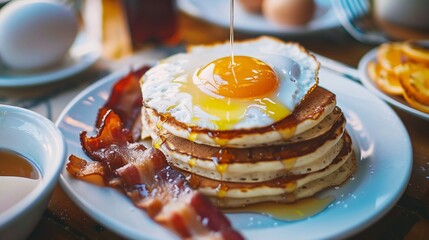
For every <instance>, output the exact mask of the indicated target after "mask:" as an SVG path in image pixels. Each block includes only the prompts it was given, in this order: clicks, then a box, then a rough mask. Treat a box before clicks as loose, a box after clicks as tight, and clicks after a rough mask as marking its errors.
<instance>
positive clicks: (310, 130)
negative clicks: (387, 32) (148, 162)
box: [141, 37, 356, 207]
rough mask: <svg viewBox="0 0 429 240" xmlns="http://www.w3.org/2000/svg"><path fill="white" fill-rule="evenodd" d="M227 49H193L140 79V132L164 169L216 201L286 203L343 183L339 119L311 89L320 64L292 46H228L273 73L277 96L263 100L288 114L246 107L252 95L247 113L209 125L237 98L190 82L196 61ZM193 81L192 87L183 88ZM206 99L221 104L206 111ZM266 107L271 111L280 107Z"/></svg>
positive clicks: (345, 150)
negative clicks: (162, 161) (164, 161)
mask: <svg viewBox="0 0 429 240" xmlns="http://www.w3.org/2000/svg"><path fill="white" fill-rule="evenodd" d="M228 46H229V45H228V44H220V45H215V46H208V47H204V46H203V47H193V48H192V49H191V52H190V53H188V54H178V55H175V56H172V57H170V58H167V59H165V60H163V61H162V62H161V63H160V64H158V65H157V66H155V67H154V68H152V69H151V70H149V71H148V72H147V73H146V74H145V75H144V76H143V78H142V81H141V89H142V94H143V107H142V125H143V128H142V129H143V130H142V131H143V132H142V133H143V134H142V136H150V137H151V138H152V141H153V145H154V147H156V148H159V149H160V150H161V151H163V152H164V154H165V155H166V156H167V159H168V161H169V163H170V165H171V166H172V167H174V168H177V169H178V170H180V171H181V172H182V173H183V174H184V175H185V176H187V177H188V180H189V183H190V184H191V186H193V187H194V188H195V189H198V190H200V191H201V192H202V193H204V194H206V195H207V196H209V197H211V198H212V199H213V200H214V203H215V204H216V205H218V206H221V207H236V206H243V205H246V204H252V203H258V202H265V201H276V202H293V201H296V200H298V199H302V198H306V197H310V196H313V195H314V194H316V193H317V192H319V191H321V190H323V189H325V188H328V187H330V186H335V185H339V184H341V183H343V182H344V181H345V180H347V179H348V178H349V177H350V175H351V174H352V173H353V172H354V170H355V168H356V161H355V157H354V154H353V150H352V142H351V139H350V136H349V135H348V133H347V131H346V130H345V125H346V120H345V118H344V115H343V113H342V112H341V109H340V108H338V107H337V106H336V97H335V95H334V94H333V93H331V92H330V91H328V90H326V89H324V88H322V87H319V86H317V84H318V70H319V66H320V65H319V63H318V62H317V60H316V59H315V58H314V56H312V55H311V54H309V53H308V52H307V51H306V50H305V49H304V48H302V47H301V46H299V45H297V44H294V43H283V42H281V41H280V40H277V39H273V38H269V37H261V38H257V39H255V40H248V41H244V42H241V43H235V44H234V46H235V53H236V54H237V55H245V56H258V57H261V59H262V58H263V59H264V61H265V60H266V61H269V62H271V63H270V64H272V66H271V67H272V68H274V69H276V74H277V77H278V79H280V80H279V84H280V85H279V87H278V88H277V89H276V90H275V91H276V92H275V93H276V94H277V95H276V96H278V99H281V100H282V101H278V99H277V98H276V97H272V98H270V99H271V100H273V101H274V103H273V104H274V105H275V104H278V105H281V104H283V106H286V107H287V109H288V110H290V111H289V112H288V113H287V114H285V115H282V117H279V118H273V117H267V116H268V111H267V110H266V109H267V108H268V107H267V106H266V105H259V107H256V108H255V107H252V104H253V105H254V103H255V101H254V102H251V103H250V105H242V106H241V105H240V108H242V109H244V110H246V113H245V114H244V117H243V118H242V119H240V121H241V122H240V121H239V122H238V123H235V125H233V126H229V127H228V128H221V127H220V125H217V124H216V123H217V122H216V121H227V120H228V119H227V117H225V115H227V114H224V113H229V112H228V111H229V108H230V106H232V105H229V100H231V101H236V102H240V103H242V102H244V101H243V99H241V98H239V99H240V100H237V99H231V98H232V97H231V98H227V97H225V96H219V92H209V93H206V92H205V91H206V90H207V89H204V88H202V89H201V88H199V87H201V86H200V85H199V86H198V88H197V87H196V83H200V81H199V80H200V79H198V77H199V75H198V73H199V71H196V70H197V69H196V67H200V66H199V65H201V64H202V65H204V64H206V63H207V62H212V61H214V60H215V59H219V58H220V57H223V56H225V54H227V53H228V50H229V47H228ZM252 54H253V55H252ZM206 66H212V65H210V64H209V65H206ZM251 68H252V66H247V69H251ZM223 70H225V69H223ZM251 70H255V69H251ZM195 77H197V79H195ZM196 80H198V81H196ZM214 81H215V80H214ZM216 81H217V80H216ZM210 86H212V85H210ZM213 86H215V85H213ZM192 87H194V88H196V90H195V91H194V90H193V91H190V90H189V89H191V88H192ZM215 89H216V87H215ZM213 93H216V94H217V95H216V97H220V100H219V99H218V100H217V101H207V99H206V98H207V97H206V95H207V94H213ZM210 96H211V95H210ZM265 96H268V95H258V96H256V97H254V98H252V100H255V99H258V98H263V97H265ZM213 98H214V97H213ZM276 101H277V102H276ZM207 103H209V104H207ZM289 103H292V105H290V104H289ZM210 104H218V105H219V106H216V107H219V108H215V109H216V111H211V108H213V106H210ZM288 104H289V105H288ZM238 105H239V104H238ZM202 106H209V107H210V109H208V108H204V107H202ZM264 107H265V108H264ZM207 109H208V110H207ZM250 110H252V112H250ZM271 110H272V113H274V116H275V115H276V113H278V112H281V111H277V109H276V108H272V109H271ZM271 110H270V111H271ZM219 111H222V112H219ZM275 111H277V112H275ZM216 114H217V115H216ZM223 123H224V122H222V124H223ZM223 126H227V125H223Z"/></svg>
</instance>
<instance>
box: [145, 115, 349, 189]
mask: <svg viewBox="0 0 429 240" xmlns="http://www.w3.org/2000/svg"><path fill="white" fill-rule="evenodd" d="M331 115H332V116H331ZM331 115H330V117H329V119H330V120H329V121H331V120H332V119H334V120H335V121H334V123H333V124H332V125H330V127H329V128H328V127H320V128H317V129H314V130H311V131H312V132H313V135H314V136H316V137H309V136H307V138H306V139H304V138H301V139H300V141H298V140H297V141H296V142H294V143H293V142H287V143H283V145H273V146H265V147H253V148H239V149H238V148H218V147H212V146H208V145H202V144H197V143H194V142H191V141H189V140H186V139H183V138H180V137H177V136H174V135H172V134H169V133H168V132H166V131H165V130H164V131H162V130H160V129H158V128H156V126H154V123H151V122H150V119H147V118H146V119H145V120H146V121H144V124H143V126H144V128H147V129H148V130H147V131H149V132H150V133H151V136H152V138H153V139H155V141H156V139H163V140H164V141H163V144H162V145H161V146H160V148H161V150H162V151H163V152H164V153H165V154H166V155H167V156H168V160H169V161H170V163H171V164H172V165H173V166H175V167H177V168H180V169H182V170H186V171H190V172H193V173H196V174H198V175H201V176H205V177H208V178H212V179H216V180H223V181H238V182H261V181H267V180H270V179H273V178H276V177H279V176H285V175H297V174H305V173H309V172H314V171H318V170H320V169H322V168H325V167H326V166H328V165H329V164H330V163H331V162H332V160H333V159H334V158H335V156H336V155H337V154H338V153H339V151H340V150H341V148H342V146H343V140H342V135H343V132H344V127H345V119H344V116H343V115H342V113H341V111H340V109H337V110H335V111H333V113H331ZM154 130H155V131H154ZM316 130H319V131H322V130H323V131H322V132H323V133H322V134H320V133H318V132H317V131H316ZM309 131H310V130H309ZM161 132H164V133H161ZM307 135H309V134H307ZM225 153H227V155H225Z"/></svg>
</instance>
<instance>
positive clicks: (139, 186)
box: [66, 92, 243, 240]
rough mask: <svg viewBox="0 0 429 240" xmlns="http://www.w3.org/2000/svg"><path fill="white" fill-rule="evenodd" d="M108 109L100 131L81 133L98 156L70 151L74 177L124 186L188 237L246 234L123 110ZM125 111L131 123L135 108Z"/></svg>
mask: <svg viewBox="0 0 429 240" xmlns="http://www.w3.org/2000/svg"><path fill="white" fill-rule="evenodd" d="M121 94H122V92H121ZM112 95H115V92H113V94H112ZM110 99H118V98H117V96H112V97H111V98H110ZM109 102H114V103H108V104H106V106H107V105H109V106H111V107H112V109H118V108H120V107H118V106H117V104H121V102H122V101H121V100H112V101H111V100H109ZM110 104H113V105H110ZM140 104H141V103H140ZM136 106H137V105H135V104H131V105H129V107H136ZM140 106H141V105H140ZM140 106H139V109H140ZM106 109H107V108H105V109H104V110H102V111H104V112H105V115H104V116H103V117H100V115H99V116H98V117H99V118H100V119H102V120H100V121H97V124H98V126H99V127H98V133H97V135H96V136H93V137H88V136H87V133H86V132H82V133H81V135H80V139H81V144H82V147H83V149H84V151H85V153H86V154H88V156H89V157H90V158H91V159H92V160H94V161H90V162H87V161H85V160H83V159H80V158H78V157H76V156H74V155H71V156H70V157H69V162H68V163H67V166H66V169H67V171H68V172H69V173H70V174H71V175H72V176H74V177H76V178H79V179H82V180H85V181H89V182H92V183H96V184H99V185H100V184H104V185H106V186H110V187H115V188H118V189H120V190H122V191H123V192H124V193H125V194H126V195H127V196H128V197H129V198H130V199H131V200H132V202H133V203H134V205H135V206H136V207H138V208H140V209H142V210H144V211H146V213H147V214H148V216H150V217H151V218H152V219H153V220H154V221H156V222H157V223H159V224H161V225H163V226H165V227H166V228H168V229H170V230H172V231H173V232H175V233H176V234H177V235H178V236H179V237H181V238H183V239H185V238H210V239H232V240H234V239H243V237H242V236H241V235H240V234H239V233H238V232H237V231H235V230H234V229H233V228H232V226H231V224H230V222H229V220H228V219H227V218H226V217H225V216H224V215H223V213H222V212H221V211H220V210H219V209H217V208H216V207H214V206H213V205H212V204H211V202H210V201H209V200H208V199H207V198H206V197H205V196H203V195H202V194H201V193H199V192H198V191H194V190H192V189H191V187H190V185H189V184H188V182H187V181H186V178H185V177H184V176H183V175H182V174H181V173H180V172H178V171H177V170H175V169H174V168H172V167H170V166H169V165H168V163H167V161H166V159H165V156H164V154H163V153H162V152H161V151H159V150H157V149H154V148H149V149H146V147H145V146H144V145H143V144H142V143H140V142H137V141H135V139H134V138H133V136H132V132H131V131H130V129H129V128H130V127H131V126H132V125H130V124H128V125H127V124H124V123H123V122H122V119H121V116H119V114H116V113H115V112H114V111H112V110H110V109H108V110H106ZM102 111H100V113H102ZM123 112H126V113H127V114H123V116H125V117H124V121H126V122H128V123H129V122H130V121H129V117H133V116H134V115H133V114H129V113H132V112H134V111H128V110H124V111H123ZM100 113H99V114H100Z"/></svg>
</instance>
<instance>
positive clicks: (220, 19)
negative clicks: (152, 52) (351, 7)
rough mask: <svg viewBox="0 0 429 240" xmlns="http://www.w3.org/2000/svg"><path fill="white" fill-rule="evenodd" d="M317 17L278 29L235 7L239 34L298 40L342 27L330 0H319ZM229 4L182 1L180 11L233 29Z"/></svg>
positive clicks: (223, 1) (211, 0) (217, 0)
mask: <svg viewBox="0 0 429 240" xmlns="http://www.w3.org/2000/svg"><path fill="white" fill-rule="evenodd" d="M315 2H316V13H315V16H314V17H313V19H312V20H311V21H310V22H309V23H308V24H307V25H304V26H297V27H281V26H277V25H275V24H273V23H271V22H269V21H268V20H267V19H265V18H264V17H263V16H262V15H259V14H252V13H249V12H246V11H245V10H244V9H243V8H242V7H241V6H240V4H239V3H238V2H237V3H236V4H235V14H234V29H235V30H236V31H241V32H247V33H254V34H272V35H282V36H288V35H289V36H297V35H305V34H309V33H314V32H319V31H323V30H328V29H332V28H336V27H340V26H341V24H340V22H339V21H338V19H337V17H336V15H335V13H334V11H333V8H332V4H331V1H330V0H315ZM229 4H230V3H229V1H228V0H178V1H177V5H178V7H179V9H180V10H182V11H183V12H186V13H188V14H189V15H191V16H194V17H197V18H200V19H203V20H205V21H208V22H211V23H213V24H216V25H219V26H222V27H225V28H229V12H230V11H229V10H230V5H229Z"/></svg>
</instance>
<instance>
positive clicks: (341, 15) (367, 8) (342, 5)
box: [332, 0, 389, 44]
mask: <svg viewBox="0 0 429 240" xmlns="http://www.w3.org/2000/svg"><path fill="white" fill-rule="evenodd" d="M332 5H333V8H334V11H335V14H336V15H337V17H338V19H339V20H340V22H341V24H342V25H343V27H344V28H345V29H346V31H347V32H348V33H349V34H350V35H352V36H353V37H354V38H355V39H357V40H358V41H360V42H363V43H369V44H380V43H383V42H386V41H389V39H388V38H387V36H386V35H385V34H384V33H383V32H382V31H381V30H380V29H379V28H378V26H377V24H376V22H375V20H374V17H373V15H372V11H371V3H370V0H332Z"/></svg>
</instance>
